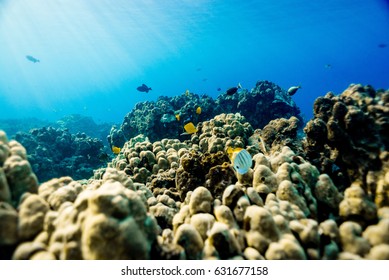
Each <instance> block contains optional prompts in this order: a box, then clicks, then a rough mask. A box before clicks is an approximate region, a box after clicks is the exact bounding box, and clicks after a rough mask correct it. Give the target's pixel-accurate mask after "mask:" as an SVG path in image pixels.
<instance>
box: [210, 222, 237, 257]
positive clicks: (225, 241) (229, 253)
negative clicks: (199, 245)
mask: <svg viewBox="0 0 389 280" xmlns="http://www.w3.org/2000/svg"><path fill="white" fill-rule="evenodd" d="M208 240H209V244H210V245H212V246H213V247H214V248H215V249H216V251H217V255H218V257H219V258H220V259H230V258H232V257H234V256H237V255H240V254H241V253H242V249H241V247H240V245H239V242H238V240H237V239H236V238H235V236H234V235H233V234H232V233H231V231H230V230H229V228H228V226H227V225H226V224H225V223H220V222H215V223H214V224H213V227H212V229H211V231H210V233H209V237H208Z"/></svg>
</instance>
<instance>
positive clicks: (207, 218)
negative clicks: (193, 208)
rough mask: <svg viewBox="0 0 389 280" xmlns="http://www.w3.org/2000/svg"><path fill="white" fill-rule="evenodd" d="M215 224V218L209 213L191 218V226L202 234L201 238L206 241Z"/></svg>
mask: <svg viewBox="0 0 389 280" xmlns="http://www.w3.org/2000/svg"><path fill="white" fill-rule="evenodd" d="M214 223H215V217H214V216H212V215H211V214H209V213H198V214H194V215H193V216H192V217H191V218H190V224H191V225H192V226H194V227H195V229H196V230H197V231H198V232H199V233H200V235H201V238H202V239H203V241H205V240H206V239H207V237H208V234H209V231H210V230H211V228H212V226H213V224H214Z"/></svg>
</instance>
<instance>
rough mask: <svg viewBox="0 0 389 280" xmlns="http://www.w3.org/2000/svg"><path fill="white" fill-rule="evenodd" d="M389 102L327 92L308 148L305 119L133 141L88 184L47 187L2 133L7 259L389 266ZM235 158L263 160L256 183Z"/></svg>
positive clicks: (210, 127)
mask: <svg viewBox="0 0 389 280" xmlns="http://www.w3.org/2000/svg"><path fill="white" fill-rule="evenodd" d="M388 96H389V91H376V90H374V89H373V88H372V87H370V86H365V87H364V86H362V85H350V87H349V88H347V89H346V90H345V91H344V92H343V93H342V94H340V95H339V96H336V95H334V94H332V93H328V94H327V95H325V96H324V97H320V98H318V99H317V100H316V102H315V106H314V112H315V115H314V118H313V119H312V120H311V121H310V122H308V123H307V125H306V126H305V128H304V132H305V134H306V135H305V136H304V137H303V138H300V136H299V135H298V128H299V125H300V124H299V123H298V122H299V119H298V118H297V117H295V116H288V117H287V118H277V119H271V120H269V121H268V123H267V124H264V125H263V127H261V128H258V127H254V126H253V125H252V124H251V122H250V121H249V120H248V119H247V118H246V117H245V116H243V115H242V114H240V113H238V112H235V113H224V114H217V115H215V116H213V117H212V118H210V119H209V120H203V121H201V122H199V124H198V126H197V127H198V131H197V132H196V133H194V134H192V135H190V136H189V137H188V138H187V139H173V138H161V139H159V140H153V139H152V138H150V137H149V135H147V134H144V135H143V136H142V135H135V136H136V137H135V136H134V137H130V138H128V140H126V141H124V144H123V146H122V149H121V151H120V153H119V154H118V155H117V156H116V157H115V158H114V159H112V160H111V161H110V162H109V163H108V164H107V166H105V167H102V168H98V169H95V170H94V176H93V177H91V178H89V179H87V178H85V179H84V180H76V179H74V178H71V177H68V176H63V177H59V178H53V179H51V180H48V181H45V182H42V183H40V184H39V183H38V181H37V178H36V175H35V174H34V172H33V171H32V169H31V164H30V162H29V159H28V156H27V152H26V149H25V148H24V147H23V146H22V145H21V144H20V143H19V142H18V141H16V140H8V138H7V136H6V134H5V132H3V131H0V258H2V259H16V260H22V259H23V260H27V259H53V260H55V259H57V260H68V259H163V260H173V259H191V260H197V259H203V260H206V259H230V260H242V259H246V260H263V259H268V260H277V259H284V260H291V259H292V260H305V259H311V260H320V259H322V260H327V259H331V260H345V259H375V260H377V259H389V230H388V229H389V164H388V158H389V157H388V151H387V143H388V142H387V141H388V139H387V134H386V133H385V130H383V128H382V127H386V128H387V125H388V120H389V118H388V117H389V116H388V110H387V108H389V106H388V104H387V102H388V100H389V98H388ZM138 109H139V108H138ZM128 120H129V119H128ZM128 120H127V121H128ZM367 126H368V127H367ZM129 135H130V134H129ZM146 136H147V137H146ZM150 139H151V140H150ZM228 147H233V148H244V149H246V150H247V151H248V152H249V153H250V154H251V156H252V166H251V168H250V169H249V171H248V172H247V173H245V174H239V173H237V172H236V171H235V170H234V169H233V168H232V167H231V165H230V161H229V157H228V155H227V149H228Z"/></svg>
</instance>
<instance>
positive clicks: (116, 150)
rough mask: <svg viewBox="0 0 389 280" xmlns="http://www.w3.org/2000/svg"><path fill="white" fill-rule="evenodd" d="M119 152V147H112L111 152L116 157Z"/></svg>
mask: <svg viewBox="0 0 389 280" xmlns="http://www.w3.org/2000/svg"><path fill="white" fill-rule="evenodd" d="M120 151H121V149H120V148H119V147H116V146H112V152H113V153H114V154H115V155H117V154H119V153H120Z"/></svg>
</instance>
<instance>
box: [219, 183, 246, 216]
mask: <svg viewBox="0 0 389 280" xmlns="http://www.w3.org/2000/svg"><path fill="white" fill-rule="evenodd" d="M244 194H245V193H244V191H243V189H242V187H240V186H239V185H236V184H235V185H229V186H228V187H227V188H225V190H224V191H223V195H222V202H223V204H224V205H226V206H228V207H230V208H231V210H232V209H234V207H235V206H236V203H237V201H238V200H239V198H240V197H242V196H243V195H244Z"/></svg>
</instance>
